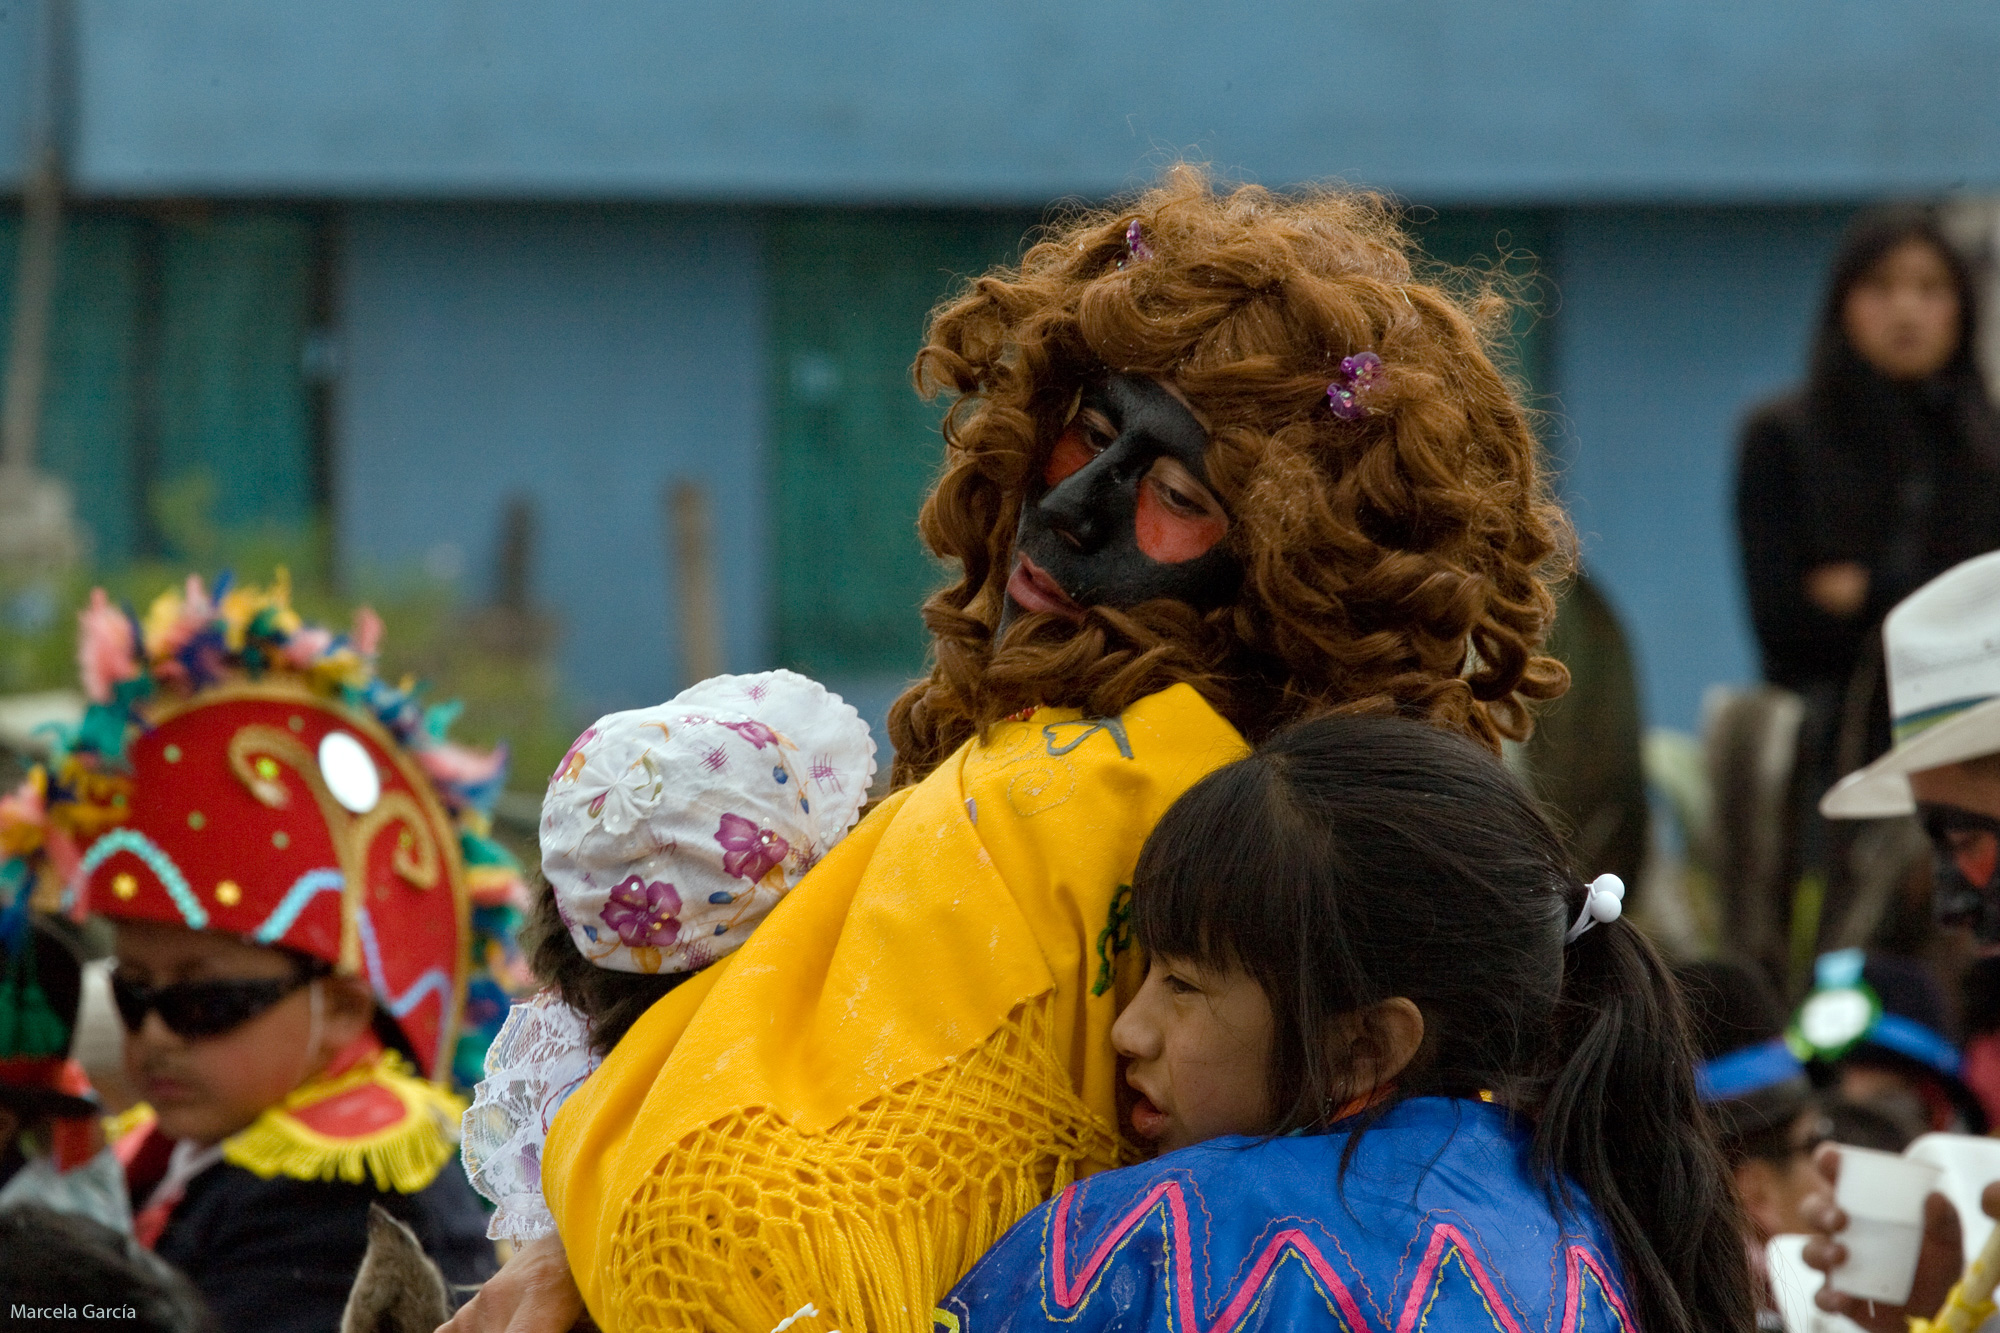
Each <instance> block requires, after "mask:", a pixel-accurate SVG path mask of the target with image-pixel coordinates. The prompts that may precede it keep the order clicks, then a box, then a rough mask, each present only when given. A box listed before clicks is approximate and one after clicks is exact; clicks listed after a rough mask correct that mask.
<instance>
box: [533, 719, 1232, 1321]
mask: <svg viewBox="0 0 2000 1333" xmlns="http://www.w3.org/2000/svg"><path fill="white" fill-rule="evenodd" d="M1244 753H1245V746H1244V744H1243V741H1242V739H1241V738H1240V737H1239V736H1238V735H1237V734H1236V733H1235V731H1234V730H1232V729H1231V728H1230V727H1229V725H1228V724H1227V723H1225V722H1224V721H1223V720H1222V719H1221V718H1220V717H1218V716H1217V715H1216V713H1215V712H1214V711H1213V710H1212V709H1210V708H1209V707H1208V705H1207V704H1206V703H1205V702H1203V700H1202V699H1201V697H1200V696H1199V695H1198V694H1196V693H1195V692H1194V690H1192V689H1191V688H1189V687H1187V686H1185V685H1177V686H1174V687H1173V688H1171V689H1168V690H1164V691H1162V692H1161V693H1159V694H1155V695H1152V696H1150V697H1148V698H1146V699H1143V700H1141V701H1140V702H1139V703H1137V704H1135V705H1134V706H1133V707H1132V708H1131V709H1129V710H1128V711H1127V712H1126V713H1125V714H1124V715H1123V716H1122V717H1120V718H1118V719H1116V720H1114V721H1110V722H1101V721H1091V720H1085V719H1081V718H1079V717H1078V715H1077V714H1076V713H1075V712H1074V711H1073V710H1059V709H1040V710H1037V711H1036V712H1035V713H1034V714H1033V715H1032V716H1031V717H1029V718H1026V719H1024V720H1016V721H1010V722H1006V723H1002V724H1000V725H998V726H996V727H994V728H993V729H992V730H991V732H990V733H989V735H988V737H987V739H986V741H985V742H984V743H983V744H982V743H979V742H973V743H971V744H968V745H967V746H965V747H963V748H962V749H960V750H959V751H958V752H957V753H956V754H954V755H953V756H952V757H951V758H950V759H948V760H947V761H946V762H945V763H944V764H943V765H941V766H940V767H939V768H938V769H937V771H936V772H934V773H933V774H932V775H931V776H930V777H929V778H927V779H926V780H925V781H924V782H922V783H921V784H919V785H917V786H915V787H913V788H910V789H908V790H906V791H903V792H900V793H898V794H897V795H895V796H893V797H891V798H890V799H889V800H887V801H885V802H884V803H883V804H882V806H881V807H880V808H878V809H877V810H876V811H875V812H874V814H872V815H871V816H870V817H869V818H868V819H867V820H866V821H864V822H863V823H862V825H861V826H860V827H859V828H857V829H855V830H854V832H853V833H851V834H849V835H848V837H847V839H846V840H845V841H844V842H842V843H841V844H840V845H839V846H837V847H836V848H835V849H834V850H833V852H832V853H831V854H830V855H829V856H828V857H827V859H826V861H825V862H823V863H822V864H821V865H820V866H819V867H818V868H816V869H815V870H814V871H813V872H812V873H811V874H810V875H808V876H807V877H806V879H805V880H804V882H802V883H801V884H800V885H799V887H798V888H796V889H794V890H793V891H792V892H791V893H790V894H789V895H788V896H787V897H786V898H785V899H784V901H783V902H781V903H780V904H779V905H778V907H777V908H776V909H775V910H774V911H773V912H772V913H771V915H770V917H769V918H768V919H767V920H766V921H765V922H764V923H763V925H761V926H760V927H759V928H758V929H757V931H756V933H755V934H754V935H752V936H751V937H750V939H749V940H748V942H746V943H745V944H744V946H743V947H742V949H741V950H739V951H738V952H737V953H735V954H733V955H731V956H730V957H729V958H727V959H725V960H723V962H722V963H720V964H717V965H716V966H714V967H711V968H709V969H708V970H707V971H706V972H704V973H702V974H700V975H699V976H697V977H696V978H695V979H693V980H692V981H690V982H688V983H687V984H685V985H683V986H681V987H680V988H678V989H677V990H675V991H673V992H672V993H670V994H669V995H668V996H667V997H666V998H665V999H663V1000H662V1001H660V1003H659V1004H657V1005H655V1006H654V1007H653V1008H652V1009H651V1010H650V1011H649V1012H648V1013H647V1014H646V1016H645V1017H644V1018H642V1019H641V1020H640V1021H639V1023H638V1024H637V1025H635V1026H634V1027H633V1029H632V1031H631V1032H630V1033H629V1034H628V1035H627V1036H626V1037H625V1039H624V1040H623V1041H621V1042H620V1043H619V1044H618V1046H617V1048H616V1049H615V1050H614V1051H613V1052H612V1053H611V1055H610V1057H609V1058H608V1059H607V1060H606V1061H605V1063H604V1066H603V1068H602V1069H601V1070H599V1072H598V1073H597V1074H596V1075H595V1076H594V1077H592V1078H591V1080H590V1081H589V1082H588V1083H586V1084H585V1085H584V1086H583V1088H582V1089H580V1090H579V1091H578V1092H577V1093H576V1094H575V1095H574V1096H573V1097H572V1098H571V1099H570V1100H569V1102H568V1104H567V1105H566V1106H565V1107H564V1108H563V1111H562V1112H561V1114H560V1115H558V1116H557V1118H556V1122H555V1125H554V1127H553V1129H552V1131H551V1133H550V1135H549V1138H548V1143H547V1147H546V1150H545V1153H544V1157H543V1174H542V1178H543V1186H544V1189H545V1192H546V1194H547V1196H548V1200H549V1204H550V1208H551V1210H552V1211H553V1212H554V1214H555V1216H556V1219H557V1223H558V1226H559V1228H560V1230H561V1233H562V1237H563V1242H564V1244H565V1246H566V1247H567V1249H568V1253H569V1259H570V1266H571V1268H572V1270H573V1271H574V1272H575V1273H576V1275H577V1280H578V1283H579V1285H580V1286H581V1287H582V1289H583V1293H584V1299H585V1301H586V1303H587V1304H588V1306H589V1308H590V1312H591V1314H592V1315H593V1317H595V1318H596V1320H597V1322H598V1323H599V1324H601V1325H602V1326H604V1327H606V1328H618V1329H670V1328H701V1329H714V1330H737V1331H739V1333H768V1330H769V1329H771V1328H772V1326H773V1325H775V1324H776V1323H777V1322H778V1321H779V1320H780V1319H782V1318H784V1317H786V1316H787V1315H790V1314H792V1313H793V1312H795V1311H797V1310H798V1309H799V1308H800V1307H801V1306H803V1305H805V1304H807V1303H808V1302H811V1303H812V1304H814V1305H816V1306H817V1307H818V1309H819V1311H820V1314H819V1315H818V1316H817V1317H814V1318H810V1319H807V1320H801V1321H800V1323H799V1324H798V1325H797V1326H796V1327H797V1329H798V1333H813V1331H815V1330H819V1331H823V1330H826V1329H832V1328H839V1329H842V1330H846V1333H863V1331H864V1330H890V1329H907V1330H928V1329H929V1328H930V1312H931V1309H932V1306H933V1305H934V1304H935V1302H936V1301H937V1299H938V1298H939V1297H941V1296H942V1295H943V1294H944V1293H945V1292H946V1291H947V1290H948V1289H949V1288H950V1287H951V1285H952V1284H953V1282H955V1281H956V1280H957V1279H958V1278H959V1277H960V1276H961V1275H962V1274H963V1273H964V1272H965V1271H966V1269H968V1268H969V1267H970V1266H971V1264H972V1262H973V1261H974V1260H975V1259H977V1258H978V1257H979V1255H980V1254H981V1253H983V1252H984V1251H985V1249H986V1248H987V1247H988V1246H990V1245H991V1244H992V1243H993V1242H994V1241H995V1240H997V1239H998V1238H999V1236H1000V1234H1001V1233H1002V1232H1003V1231H1005V1230H1006V1228H1007V1227H1008V1226H1009V1225H1010V1224H1011V1223H1013V1222H1014V1221H1015V1220H1016V1219H1018V1218H1019V1217H1020V1216H1021V1215H1022V1214H1023V1213H1025V1212H1027V1211H1028V1210H1029V1209H1030V1208H1032V1207H1033V1206H1034V1205H1035V1204H1037V1203H1039V1202H1040V1201H1041V1200H1043V1199H1044V1198H1046V1197H1048V1195H1049V1194H1050V1192H1051V1191H1052V1190H1054V1189H1056V1188H1059V1187H1060V1186H1062V1185H1063V1184H1066V1183H1067V1182H1068V1181H1070V1180H1071V1179H1073V1178H1075V1177H1076V1176H1079V1175H1085V1174H1089V1173H1090V1172H1093V1171H1098V1170H1103V1169H1105V1168H1108V1167H1111V1166H1115V1165H1118V1164H1119V1163H1120V1161H1121V1160H1123V1159H1124V1158H1125V1157H1126V1156H1127V1155H1128V1150H1127V1149H1126V1148H1125V1147H1124V1146H1123V1145H1122V1142H1121V1139H1120V1136H1119V1133H1118V1128H1117V1127H1118V1123H1119V1119H1118V1105H1117V1069H1116V1061H1115V1057H1114V1056H1113V1053H1112V1049H1111V1040H1110V1031H1111V1024H1112V1021H1113V1019H1114V1018H1115V1017H1116V1014H1117V1008H1118V1004H1119V1002H1120V1001H1121V999H1123V998H1127V997H1129V995H1130V993H1131V991H1132V989H1133V988H1134V987H1135V986H1136V983H1137V979H1138V978H1137V975H1136V969H1135V968H1133V967H1131V966H1129V964H1130V962H1131V958H1132V954H1131V952H1130V950H1129V949H1126V948H1124V947H1123V946H1124V945H1125V943H1126V937H1125V933H1124V930H1123V920H1124V918H1123V915H1122V914H1123V911H1124V907H1125V904H1124V901H1123V900H1122V899H1121V897H1120V890H1121V888H1122V887H1123V886H1124V885H1125V884H1126V883H1127V882H1128V881H1129V879H1130V876H1131V871H1132V866H1133V863H1134V862H1135V861H1136V860H1137V857H1138V852H1139V847H1140V844H1141V843H1142V842H1143V841H1144V840H1145V837H1146V835H1147V833H1149V832H1150V831H1151V830H1152V827H1153V825H1154V823H1155V822H1156V821H1157V820H1158V819H1159V817H1160V815H1161V813H1162V812H1164V811H1165V809H1166V807H1167V806H1168V805H1169V804H1171V803H1172V802H1173V800H1174V798H1176V797H1177V796H1179V795H1180V794H1181V793H1182V792H1183V791H1185V790H1186V789H1187V788H1188V787H1189V786H1191V785H1192V784H1193V783H1194V782H1195V781H1196V780H1197V779H1199V778H1200V777H1202V776H1203V775H1204V774H1206V773H1208V772H1210V771H1211V770H1213V769H1215V768H1217V767H1218V766H1220V765H1221V764H1223V763H1226V762H1228V761H1229V760H1232V759H1235V758H1238V757H1240V756H1241V755H1242V754H1244Z"/></svg>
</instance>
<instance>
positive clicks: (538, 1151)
mask: <svg viewBox="0 0 2000 1333" xmlns="http://www.w3.org/2000/svg"><path fill="white" fill-rule="evenodd" d="M600 1063H602V1061H601V1059H600V1058H599V1056H598V1055H597V1054H596V1053H595V1052H593V1051H592V1050H591V1049H590V1020H588V1019H587V1018H585V1017H584V1016H583V1015H582V1014H580V1013H578V1012H577V1011H576V1010H574V1009H572V1008H570V1007H569V1006H568V1005H566V1004H564V1003H563V1002H562V1001H561V1000H560V999H558V998H557V997H556V994H555V992H553V991H544V992H542V993H541V994H539V995H536V996H534V997H533V998H532V999H529V1000H525V1001H523V1002H521V1003H519V1004H516V1005H515V1006H514V1007H513V1008H512V1009H510V1010H509V1011H508V1013H507V1021H506V1023H505V1024H503V1025H502V1026H501V1028H500V1035H499V1036H497V1037H495V1038H494V1039H493V1045H492V1046H490V1047H489V1048H487V1051H486V1077H485V1078H483V1079H481V1080H480V1081H479V1086H478V1087H477V1088H475V1089H474V1090H473V1095H472V1105H471V1106H469V1107H467V1108H466V1112H465V1120H464V1127H465V1138H464V1143H463V1147H462V1149H461V1151H462V1152H463V1155H464V1159H465V1174H466V1176H467V1178H469V1179H470V1180H471V1181H472V1187H473V1188H474V1189H476V1190H478V1191H479V1192H480V1193H481V1194H483V1195H485V1196H486V1197H487V1198H488V1199H490V1200H492V1201H493V1203H494V1204H495V1205H496V1206H497V1209H498V1211H496V1212H495V1213H494V1214H493V1218H492V1220H491V1221H489V1222H488V1223H487V1225H486V1234H487V1236H488V1237H489V1238H491V1239H494V1240H499V1239H502V1238H505V1239H508V1240H516V1241H521V1240H539V1239H540V1238H541V1237H543V1236H552V1235H554V1234H555V1230H556V1222H555V1218H554V1217H553V1216H552V1215H551V1214H550V1213H549V1205H548V1202H547V1200H545V1199H544V1198H543V1197H542V1144H543V1142H544V1141H545V1140H546V1139H547V1138H548V1134H549V1125H550V1123H551V1122H552V1121H554V1119H555V1116H556V1112H557V1111H559V1110H561V1109H562V1104H563V1103H564V1102H565V1101H567V1100H569V1096H570V1094H571V1093H573V1092H575V1091H576V1090H577V1089H578V1088H579V1087H581V1086H583V1081H584V1080H585V1079H587V1078H589V1077H590V1075H591V1072H592V1071H593V1070H595V1069H596V1068H597V1066H598V1065H599V1064H600Z"/></svg>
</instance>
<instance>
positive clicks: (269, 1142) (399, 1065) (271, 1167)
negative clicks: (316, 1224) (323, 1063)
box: [222, 1051, 465, 1194]
mask: <svg viewBox="0 0 2000 1333" xmlns="http://www.w3.org/2000/svg"><path fill="white" fill-rule="evenodd" d="M367 1084H372V1085H374V1086H375V1087H377V1088H383V1089H386V1090H388V1091H389V1092H390V1093H392V1094H394V1095H395V1097H396V1099H397V1100H398V1101H400V1102H401V1103H402V1105H403V1114H402V1117H401V1118H400V1119H398V1120H397V1121H396V1122H395V1123H394V1124H390V1125H386V1126H384V1127H382V1128H381V1129H378V1130H374V1131H372V1132H370V1133H367V1134H362V1135H358V1136H355V1137H352V1138H340V1137H335V1136H333V1135H329V1134H324V1133H321V1132H320V1131H319V1130H316V1129H314V1128H312V1127H311V1126H310V1125H308V1124H306V1123H305V1122H304V1121H302V1120H300V1119H299V1118H298V1117H297V1115H295V1114H293V1113H294V1112H298V1111H302V1110H305V1109H306V1108H308V1107H311V1106H315V1105H319V1104H322V1103H325V1102H329V1101H332V1100H334V1099H335V1098H338V1097H341V1096H345V1095H349V1094H352V1093H353V1092H354V1091H355V1090H356V1089H358V1088H360V1087H362V1086H363V1085H367ZM464 1113H465V1102H464V1101H463V1100H461V1099H460V1098H458V1097H455V1096H453V1095H452V1094H451V1093H449V1092H446V1091H445V1090H444V1089H442V1088H440V1087H438V1086H437V1085H436V1084H434V1083H430V1082H427V1081H425V1080H424V1079H422V1078H419V1077H417V1075H416V1074H415V1073H413V1072H412V1071H411V1069H410V1066H409V1064H408V1063H407V1062H406V1061H404V1060H403V1059H402V1058H401V1057H400V1056H398V1055H397V1054H396V1053H395V1052H393V1051H384V1052H382V1053H381V1054H380V1055H379V1056H377V1057H375V1058H374V1059H372V1060H370V1061H368V1062H366V1063H364V1064H360V1065H357V1066H355V1067H354V1068H353V1069H350V1070H348V1071H346V1072H345V1073H342V1074H339V1075H336V1076H335V1077H333V1078H328V1079H315V1080H311V1081H308V1082H306V1083H304V1084H301V1085H300V1086H299V1087H298V1088H297V1089H296V1090H294V1091H293V1092H292V1093H291V1095H290V1096H288V1097H286V1098H285V1100H284V1101H282V1102H280V1103H279V1104H278V1105H276V1106H273V1107H271V1108H270V1109H268V1110H267V1111H265V1112H264V1114H262V1115H260V1116H258V1117H257V1119H256V1120H255V1121H253V1122H251V1124H250V1127H249V1128H247V1129H244V1130H241V1131H239V1132H238V1133H236V1134H233V1135H231V1136H230V1137H229V1138H226V1139H224V1140H223V1141H222V1160H223V1161H225V1162H228V1163H230V1164H231V1165H232V1166H240V1167H242V1168H243V1169H244V1170H246V1171H250V1172H253V1173H255V1174H256V1175H258V1176H261V1177H263V1178H264V1179H266V1180H269V1179H270V1178H272V1177H273V1176H289V1177H291V1178H292V1179H293V1180H344V1181H347V1182H348V1183H349V1184H356V1185H358V1184H360V1183H361V1182H362V1181H363V1180H367V1179H371V1178H372V1179H373V1180H374V1182H375V1188H376V1189H379V1190H391V1191H394V1192H395V1193H397V1194H415V1193H417V1192H418V1191H419V1190H422V1189H424V1188H425V1187H427V1186H428V1185H429V1184H430V1183H431V1182H432V1181H433V1180H436V1179H437V1175H438V1172H439V1171H441V1170H443V1169H444V1164H445V1163H446V1162H449V1161H450V1160H451V1159H452V1158H453V1157H455V1156H456V1155H457V1154H458V1124H459V1117H460V1116H462V1115H463V1114H464Z"/></svg>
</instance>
